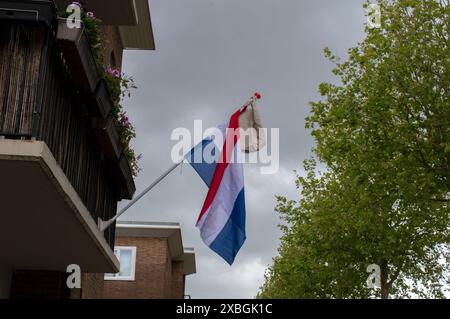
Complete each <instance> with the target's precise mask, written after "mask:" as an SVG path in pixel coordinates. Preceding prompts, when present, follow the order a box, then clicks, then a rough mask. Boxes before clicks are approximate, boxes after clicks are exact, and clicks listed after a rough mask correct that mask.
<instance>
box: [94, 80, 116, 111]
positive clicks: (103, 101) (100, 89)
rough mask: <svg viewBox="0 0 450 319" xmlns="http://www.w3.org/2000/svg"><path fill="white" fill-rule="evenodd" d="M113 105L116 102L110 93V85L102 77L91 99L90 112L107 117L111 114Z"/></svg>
mask: <svg viewBox="0 0 450 319" xmlns="http://www.w3.org/2000/svg"><path fill="white" fill-rule="evenodd" d="M113 107H114V104H113V101H112V99H111V94H110V93H109V89H108V85H107V84H106V82H105V80H103V79H102V80H100V81H99V82H98V84H97V88H96V89H95V92H94V94H93V95H92V98H91V99H90V101H89V108H88V111H89V114H90V115H91V116H92V117H96V118H101V119H106V118H107V117H108V116H109V115H110V114H111V111H112V109H113Z"/></svg>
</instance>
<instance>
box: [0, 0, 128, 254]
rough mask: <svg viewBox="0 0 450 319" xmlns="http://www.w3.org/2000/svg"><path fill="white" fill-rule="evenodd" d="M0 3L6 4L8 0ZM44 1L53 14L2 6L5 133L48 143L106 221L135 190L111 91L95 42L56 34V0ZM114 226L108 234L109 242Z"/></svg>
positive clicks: (0, 74) (1, 130) (0, 77)
mask: <svg viewBox="0 0 450 319" xmlns="http://www.w3.org/2000/svg"><path fill="white" fill-rule="evenodd" d="M13 2H14V3H17V2H21V1H13ZM11 3H12V2H11ZM0 4H2V5H0V8H5V7H6V6H7V5H10V1H0ZM35 5H36V4H35ZM38 6H39V7H40V8H37V9H39V10H41V12H47V13H48V12H49V10H52V11H51V12H52V13H53V14H52V15H49V14H43V15H40V18H36V16H39V15H31V14H30V15H28V16H27V15H23V14H20V12H21V11H20V10H18V11H17V12H18V13H17V14H16V13H15V12H16V11H15V10H14V9H15V7H14V6H13V5H11V6H10V7H7V8H8V9H1V10H0V136H4V137H6V138H12V139H36V140H40V141H44V142H45V143H46V144H47V145H48V147H49V149H50V150H51V152H52V153H53V156H54V157H55V159H56V160H57V162H58V164H59V165H60V166H61V168H62V170H63V171H64V173H65V174H66V176H67V178H68V179H69V181H70V182H71V184H72V186H73V187H74V188H75V190H76V191H77V193H78V195H79V196H80V198H81V200H82V201H83V203H84V204H85V206H86V207H87V208H88V210H89V211H90V213H91V215H92V217H93V218H94V220H95V221H97V218H98V217H101V218H102V219H103V220H108V219H109V218H111V217H112V216H114V215H115V213H116V210H117V201H118V200H121V199H123V198H131V197H132V195H133V193H134V191H135V186H134V181H133V178H132V175H131V170H130V169H129V164H128V161H127V160H126V158H125V157H124V156H123V153H121V152H120V151H121V149H120V147H119V146H118V138H117V131H116V130H115V127H114V125H112V126H111V125H110V124H111V123H110V122H108V117H109V115H110V112H111V107H112V104H111V103H112V102H111V99H110V97H109V92H108V90H107V88H106V85H105V83H104V82H103V81H100V79H99V78H98V76H97V73H96V72H95V66H94V67H93V66H92V63H91V62H92V61H90V62H89V60H90V56H92V55H91V53H90V50H89V47H86V43H84V44H80V43H81V42H83V41H81V42H80V40H79V39H80V38H83V37H84V35H83V34H82V33H81V35H80V38H79V39H78V41H79V42H78V43H77V42H76V41H74V42H73V43H72V44H71V43H70V40H69V39H64V40H62V39H61V37H60V38H59V40H58V38H57V35H58V30H60V29H58V27H57V26H58V23H57V19H56V13H55V11H54V9H53V6H52V1H48V2H45V1H40V3H38ZM28 9H29V11H30V12H32V8H28ZM28 9H27V10H28ZM35 9H36V8H35ZM39 10H38V12H40V11H39ZM30 22H31V23H30ZM59 35H61V34H59ZM77 61H78V62H77ZM70 63H72V64H70ZM74 63H75V64H74ZM77 63H78V64H77ZM77 68H82V69H81V70H78V73H76V69H77ZM93 68H94V69H93ZM105 123H109V124H108V125H106V124H105ZM114 231H115V228H114V227H111V228H110V229H108V230H107V231H106V232H105V237H106V239H107V241H108V242H109V243H110V245H111V246H112V245H113V244H114Z"/></svg>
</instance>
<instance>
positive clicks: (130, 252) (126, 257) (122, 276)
mask: <svg viewBox="0 0 450 319" xmlns="http://www.w3.org/2000/svg"><path fill="white" fill-rule="evenodd" d="M114 254H115V255H116V257H117V259H119V262H120V270H119V272H118V273H116V274H105V280H130V281H132V280H134V272H135V269H136V247H124V246H117V247H115V248H114Z"/></svg>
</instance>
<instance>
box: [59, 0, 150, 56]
mask: <svg viewBox="0 0 450 319" xmlns="http://www.w3.org/2000/svg"><path fill="white" fill-rule="evenodd" d="M55 2H56V4H57V6H58V8H59V10H61V9H62V8H65V7H67V6H68V5H69V4H71V3H72V2H73V1H72V0H56V1H55ZM85 7H86V9H87V10H89V11H92V12H93V13H94V15H95V16H96V17H98V18H99V19H101V20H102V23H103V24H105V25H115V26H118V27H119V32H120V37H121V40H122V44H123V46H124V48H125V49H142V50H154V49H155V41H154V37H153V29H152V22H151V18H150V8H149V5H148V0H90V1H85Z"/></svg>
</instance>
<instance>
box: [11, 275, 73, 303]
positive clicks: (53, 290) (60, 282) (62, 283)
mask: <svg viewBox="0 0 450 319" xmlns="http://www.w3.org/2000/svg"><path fill="white" fill-rule="evenodd" d="M66 279H67V274H66V273H63V272H59V271H45V270H16V271H14V273H13V275H12V281H11V292H10V296H9V297H10V298H11V299H69V298H70V297H71V291H70V289H69V288H67V285H66Z"/></svg>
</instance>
